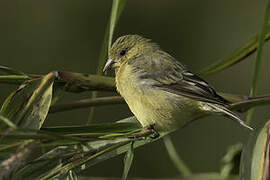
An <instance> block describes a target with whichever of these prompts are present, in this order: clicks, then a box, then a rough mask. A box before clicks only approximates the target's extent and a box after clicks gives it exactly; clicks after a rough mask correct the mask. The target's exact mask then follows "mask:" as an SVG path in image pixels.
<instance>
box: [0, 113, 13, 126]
mask: <svg viewBox="0 0 270 180" xmlns="http://www.w3.org/2000/svg"><path fill="white" fill-rule="evenodd" d="M0 120H1V121H3V122H4V123H6V125H8V126H9V127H10V128H13V129H17V126H16V125H15V124H13V122H11V121H10V120H9V119H8V118H5V117H4V116H1V115H0Z"/></svg>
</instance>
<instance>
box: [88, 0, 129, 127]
mask: <svg viewBox="0 0 270 180" xmlns="http://www.w3.org/2000/svg"><path fill="white" fill-rule="evenodd" d="M126 2H127V0H113V1H112V10H111V17H110V21H109V23H108V24H107V28H106V32H105V36H104V40H103V44H102V48H101V52H100V57H99V60H98V67H97V74H98V75H102V73H103V67H104V65H105V63H106V60H107V58H108V51H109V49H110V47H111V44H112V38H113V33H114V29H115V26H116V24H117V22H118V20H119V17H120V15H121V13H122V11H123V9H124V7H125V5H126ZM97 96H98V92H96V91H95V92H93V94H92V98H96V97H97ZM93 115H94V107H91V108H90V112H89V115H88V121H87V124H89V123H90V121H91V120H92V118H93Z"/></svg>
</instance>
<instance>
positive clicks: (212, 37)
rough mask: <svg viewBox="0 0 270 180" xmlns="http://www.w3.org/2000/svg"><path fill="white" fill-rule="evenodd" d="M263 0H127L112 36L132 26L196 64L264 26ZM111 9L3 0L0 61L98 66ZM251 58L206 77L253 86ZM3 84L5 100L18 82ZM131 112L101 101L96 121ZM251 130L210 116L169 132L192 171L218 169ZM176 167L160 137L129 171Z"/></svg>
mask: <svg viewBox="0 0 270 180" xmlns="http://www.w3.org/2000/svg"><path fill="white" fill-rule="evenodd" d="M265 4H266V0H260V1H254V0H253V1H250V0H238V1H235V0H221V1H216V0H204V1H198V0H181V1H180V0H167V1H164V0H163V1H162V0H129V1H128V2H127V6H126V8H125V9H124V12H123V14H122V16H121V18H120V21H119V23H118V26H117V28H116V31H115V37H114V39H115V38H116V37H118V36H120V35H124V34H135V33H136V34H140V35H143V36H145V37H148V38H151V39H153V40H154V41H155V42H157V43H159V44H160V45H161V47H162V48H163V49H164V50H165V51H167V52H169V53H170V54H172V55H173V56H175V57H176V58H177V59H179V60H180V61H181V62H183V63H184V64H186V65H187V66H188V67H189V68H190V69H191V70H192V71H193V72H196V71H199V70H201V69H202V68H204V67H206V66H208V65H209V64H211V63H213V62H215V61H217V60H218V59H220V58H222V57H224V56H226V55H228V54H230V53H231V52H232V51H233V50H235V49H236V48H237V47H239V46H241V45H242V44H243V43H245V42H246V41H247V40H248V39H249V38H250V37H252V36H253V35H255V33H257V32H260V29H261V24H262V20H263V13H264V10H265ZM110 9H111V1H109V0H95V1H94V0H76V1H75V0H58V1H54V0H46V1H41V0H25V1H22V0H12V1H10V0H1V1H0V65H4V66H9V67H12V68H14V69H18V70H21V71H23V72H26V73H35V74H44V73H47V72H50V71H53V70H63V71H73V72H82V73H95V72H96V67H97V61H98V57H99V53H100V49H101V46H102V42H103V37H104V32H105V28H106V25H107V21H108V19H109V16H110ZM269 57H270V52H269V45H267V44H266V46H265V48H264V57H263V67H262V71H261V73H260V81H259V89H258V92H259V94H266V93H269V92H270V84H269V77H270V72H269V70H268V68H269V67H270V61H268V58H269ZM254 60H255V54H254V55H252V56H250V57H249V58H248V59H246V60H245V62H242V63H240V64H238V65H236V66H234V67H232V68H229V69H228V70H225V71H223V72H220V73H218V74H215V75H212V76H209V77H207V78H206V79H207V81H208V82H210V84H212V85H213V86H214V87H215V88H216V90H218V91H223V92H228V93H234V94H248V93H249V88H250V86H251V78H252V71H253V68H254V67H253V64H254ZM0 87H1V88H0V102H1V103H2V102H3V101H4V99H5V98H6V97H7V96H8V94H9V93H10V92H11V91H12V90H14V89H15V88H16V87H15V86H11V85H2V84H1V85H0ZM102 95H108V94H107V93H103V94H102ZM87 97H90V92H88V93H82V94H65V96H64V97H63V100H62V102H67V101H70V100H75V99H81V98H87ZM268 111H269V107H259V108H257V110H256V111H255V115H254V119H253V123H252V126H253V127H255V128H259V127H260V126H262V125H263V123H264V122H265V121H266V120H267V119H269V117H270V113H269V112H268ZM88 113H89V109H82V110H76V111H70V112H63V113H57V114H51V115H49V117H48V119H47V121H46V123H45V125H47V126H55V125H83V124H85V123H86V121H87V118H88ZM131 115H132V114H131V113H130V111H129V109H128V107H127V106H126V105H115V106H106V107H98V108H96V111H95V115H94V122H96V123H97V122H112V121H115V120H119V119H122V118H125V117H128V116H131ZM243 118H245V116H244V115H243ZM248 133H249V131H248V130H246V129H244V128H242V127H240V126H239V125H238V124H237V123H235V122H233V121H231V120H228V119H226V118H223V117H218V116H212V117H208V118H204V119H201V120H199V121H196V122H194V123H192V124H191V125H189V126H187V127H185V128H184V129H181V130H179V131H177V132H175V133H173V134H172V138H173V141H174V143H175V146H176V148H177V151H178V152H179V154H180V156H181V157H182V158H183V159H184V161H185V162H186V164H187V165H188V166H189V167H190V168H191V170H192V171H193V172H209V171H218V170H219V168H220V159H221V157H222V156H223V155H224V154H225V151H226V149H227V148H228V146H229V145H232V144H234V143H236V142H239V141H243V142H246V139H247V137H248ZM122 159H123V157H117V158H114V159H111V160H109V161H105V162H103V163H101V164H98V165H96V166H94V167H92V168H90V169H88V170H87V171H85V172H83V173H84V174H85V175H91V176H121V174H122V168H123V163H122ZM176 175H178V172H177V170H176V169H175V168H174V166H173V165H172V163H171V161H170V159H169V157H168V155H167V152H166V149H165V147H164V145H163V142H162V141H158V142H155V143H152V144H148V145H146V146H143V147H141V148H138V149H136V150H135V159H134V164H133V167H132V169H131V172H130V177H132V176H136V177H169V176H176Z"/></svg>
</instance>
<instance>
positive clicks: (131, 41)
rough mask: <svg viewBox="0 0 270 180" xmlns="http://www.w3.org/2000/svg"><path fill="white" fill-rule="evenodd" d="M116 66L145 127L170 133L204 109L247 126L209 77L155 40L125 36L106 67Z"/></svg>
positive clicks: (123, 88)
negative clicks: (162, 48)
mask: <svg viewBox="0 0 270 180" xmlns="http://www.w3.org/2000/svg"><path fill="white" fill-rule="evenodd" d="M110 68H114V69H115V81H116V87H117V91H118V92H119V93H120V95H121V96H122V97H123V98H124V99H125V101H126V102H127V104H128V106H129V108H130V110H131V111H132V113H133V114H134V115H135V116H136V118H137V119H138V121H139V122H140V123H141V125H142V126H143V127H144V128H149V127H151V128H153V129H154V130H155V132H157V133H162V132H170V131H174V130H176V129H177V128H179V127H182V126H184V125H185V124H187V123H188V122H189V121H191V120H194V119H196V118H198V117H200V116H201V115H202V114H209V113H219V114H222V115H225V116H228V117H230V118H232V119H234V120H237V121H238V122H239V123H240V124H241V125H243V126H245V127H247V128H249V129H252V128H251V127H249V126H247V125H246V124H245V123H244V122H243V121H242V120H241V119H240V118H239V116H238V115H236V114H235V113H233V112H232V111H230V110H229V109H228V108H227V107H228V105H229V103H230V102H228V101H227V100H226V99H224V98H222V97H221V96H219V95H218V94H217V93H216V91H215V90H214V89H213V88H212V87H211V86H210V85H209V84H208V83H207V82H206V81H204V80H203V79H201V78H200V77H198V76H197V75H195V74H193V73H192V72H191V71H189V70H188V69H187V68H186V67H185V66H184V65H182V64H181V63H180V62H179V61H177V60H176V59H175V58H174V57H172V56H171V55H170V54H168V53H166V52H165V51H163V50H161V48H160V47H159V46H158V45H157V44H156V43H154V42H152V41H151V40H150V39H147V38H144V37H142V36H139V35H126V36H122V37H119V38H118V39H117V40H116V41H115V42H114V43H113V45H112V47H111V48H110V51H109V59H108V60H107V62H106V64H105V66H104V69H103V71H107V70H108V69H110Z"/></svg>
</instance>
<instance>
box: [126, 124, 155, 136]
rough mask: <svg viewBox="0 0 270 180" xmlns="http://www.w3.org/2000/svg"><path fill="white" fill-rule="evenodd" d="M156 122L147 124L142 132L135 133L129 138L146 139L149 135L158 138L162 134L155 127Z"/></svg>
mask: <svg viewBox="0 0 270 180" xmlns="http://www.w3.org/2000/svg"><path fill="white" fill-rule="evenodd" d="M154 126H155V124H150V125H148V126H145V127H144V128H143V129H142V130H141V131H140V132H138V133H135V134H133V135H132V136H130V137H129V138H131V139H134V140H145V139H146V138H147V137H150V138H151V139H157V138H158V137H159V136H160V134H159V133H158V132H157V131H156V130H155V128H154Z"/></svg>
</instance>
